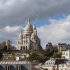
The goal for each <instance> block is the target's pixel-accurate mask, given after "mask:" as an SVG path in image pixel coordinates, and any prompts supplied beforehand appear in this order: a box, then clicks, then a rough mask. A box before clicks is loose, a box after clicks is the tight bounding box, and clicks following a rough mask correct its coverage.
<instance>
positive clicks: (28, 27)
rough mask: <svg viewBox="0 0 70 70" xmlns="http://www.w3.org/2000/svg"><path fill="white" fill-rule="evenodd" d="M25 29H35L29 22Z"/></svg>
mask: <svg viewBox="0 0 70 70" xmlns="http://www.w3.org/2000/svg"><path fill="white" fill-rule="evenodd" d="M25 31H33V27H32V25H31V24H30V23H28V24H27V25H26V27H25Z"/></svg>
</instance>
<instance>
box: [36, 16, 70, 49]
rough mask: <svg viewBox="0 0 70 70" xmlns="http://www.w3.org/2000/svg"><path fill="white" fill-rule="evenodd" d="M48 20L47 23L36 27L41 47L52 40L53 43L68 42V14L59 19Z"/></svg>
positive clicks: (69, 25) (69, 41)
mask: <svg viewBox="0 0 70 70" xmlns="http://www.w3.org/2000/svg"><path fill="white" fill-rule="evenodd" d="M49 22H50V24H49V25H47V24H46V25H44V26H41V27H39V28H37V29H38V35H39V37H40V39H41V43H42V46H43V48H45V46H46V44H47V43H48V42H52V44H53V45H57V44H58V43H67V44H70V15H69V16H67V17H65V18H62V19H59V20H56V19H49Z"/></svg>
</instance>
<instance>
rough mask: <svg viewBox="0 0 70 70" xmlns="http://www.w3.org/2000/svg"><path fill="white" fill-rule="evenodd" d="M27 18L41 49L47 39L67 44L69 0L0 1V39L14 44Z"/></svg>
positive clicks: (69, 14) (69, 39) (69, 31)
mask: <svg viewBox="0 0 70 70" xmlns="http://www.w3.org/2000/svg"><path fill="white" fill-rule="evenodd" d="M28 18H30V23H31V24H32V25H33V24H36V26H37V34H38V36H39V38H40V39H41V45H42V47H43V48H45V46H46V44H47V43H48V42H52V44H53V45H57V44H58V43H67V44H70V0H0V42H2V41H7V40H11V41H12V44H13V45H15V46H16V43H17V39H18V36H19V33H20V31H21V30H22V32H24V27H25V26H26V24H27V22H28Z"/></svg>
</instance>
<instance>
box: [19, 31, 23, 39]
mask: <svg viewBox="0 0 70 70" xmlns="http://www.w3.org/2000/svg"><path fill="white" fill-rule="evenodd" d="M19 38H21V39H22V38H23V34H22V31H21V33H20V34H19Z"/></svg>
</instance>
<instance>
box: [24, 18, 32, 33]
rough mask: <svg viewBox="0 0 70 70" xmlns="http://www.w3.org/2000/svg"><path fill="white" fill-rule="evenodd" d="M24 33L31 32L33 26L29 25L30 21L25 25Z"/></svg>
mask: <svg viewBox="0 0 70 70" xmlns="http://www.w3.org/2000/svg"><path fill="white" fill-rule="evenodd" d="M24 31H25V34H27V33H32V32H33V26H32V25H31V24H30V19H28V24H27V25H26V27H25V29H24Z"/></svg>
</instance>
